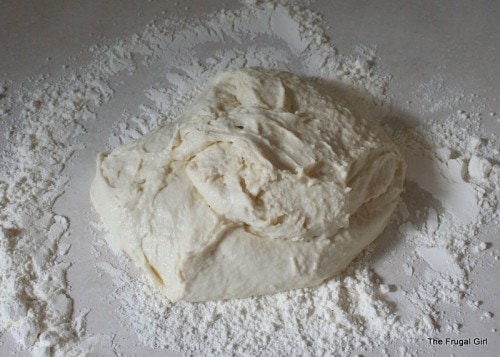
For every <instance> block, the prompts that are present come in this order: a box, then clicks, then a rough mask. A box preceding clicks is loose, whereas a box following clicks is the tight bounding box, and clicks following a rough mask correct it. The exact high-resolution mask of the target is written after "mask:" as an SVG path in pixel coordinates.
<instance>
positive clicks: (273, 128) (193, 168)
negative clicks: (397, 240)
mask: <svg viewBox="0 0 500 357" xmlns="http://www.w3.org/2000/svg"><path fill="white" fill-rule="evenodd" d="M404 172H405V163H404V162H403V159H402V157H401V155H400V153H399V151H398V149H397V148H396V146H395V145H394V144H393V143H392V142H391V141H390V139H389V138H388V137H387V136H386V135H385V134H384V133H382V132H381V131H380V130H379V129H378V128H376V127H373V126H371V125H369V124H368V123H367V122H366V121H364V120H362V119H359V118H356V117H355V116H353V115H352V114H351V112H349V111H348V110H347V109H345V108H343V107H341V106H339V105H338V104H336V103H335V101H334V100H332V99H331V98H330V97H328V96H326V95H325V94H322V93H321V92H320V91H318V90H317V89H316V88H315V87H313V86H312V85H311V84H309V83H307V82H305V81H303V80H301V79H300V78H298V77H296V76H294V75H292V74H290V73H285V72H277V71H269V70H263V69H243V70H235V71H229V72H225V73H220V74H218V75H217V76H216V77H215V78H213V79H212V80H211V81H210V82H209V83H208V84H207V85H206V87H205V89H204V90H203V91H202V93H201V94H200V95H199V96H198V98H197V99H196V100H195V102H194V104H193V105H192V106H191V107H190V108H189V109H188V110H187V111H186V112H185V113H184V115H183V116H182V117H181V118H180V120H179V121H178V122H177V123H176V124H168V125H166V126H163V127H160V128H158V129H156V130H153V131H152V132H150V133H149V134H147V135H145V136H144V137H142V138H141V139H139V140H136V141H134V142H131V143H130V144H127V145H123V146H120V147H117V148H116V149H114V150H113V151H111V152H109V153H108V152H103V153H101V154H99V156H98V158H97V174H96V177H95V180H94V182H93V183H92V187H91V199H92V202H93V204H94V207H95V208H96V210H97V211H98V213H99V214H100V216H101V218H102V221H103V223H104V225H105V226H106V227H107V229H109V231H110V232H111V236H112V240H113V242H114V243H115V244H116V245H118V246H119V247H120V248H121V249H123V251H125V252H126V253H127V254H128V255H129V256H130V257H131V258H132V259H133V260H134V261H135V262H136V263H137V264H138V265H139V266H140V267H142V268H143V269H144V270H145V271H146V272H147V273H148V274H149V275H150V276H151V277H152V278H153V279H154V281H156V282H157V283H158V284H159V285H160V286H161V287H162V289H163V290H164V292H165V294H166V295H167V296H168V298H169V299H171V300H173V301H176V300H180V299H184V300H190V301H204V300H214V299H230V298H241V297H247V296H252V295H263V294H271V293H274V292H278V291H283V290H289V289H296V288H302V287H309V286H314V285H317V284H319V283H321V282H322V281H324V280H325V279H327V278H330V277H332V276H334V275H335V274H337V273H339V272H340V271H341V270H342V269H344V268H345V267H346V266H347V265H348V264H349V262H350V261H351V260H352V259H353V258H354V257H355V256H356V255H357V254H358V253H360V251H361V250H362V249H363V248H364V247H365V246H366V245H367V244H369V243H370V242H372V241H373V240H374V239H375V238H376V237H377V236H378V235H379V234H380V233H381V232H382V230H383V229H384V227H385V226H386V225H387V223H388V221H389V217H390V215H391V213H392V211H393V210H394V208H395V207H396V205H397V202H398V198H399V195H400V193H401V191H402V186H403V179H404Z"/></svg>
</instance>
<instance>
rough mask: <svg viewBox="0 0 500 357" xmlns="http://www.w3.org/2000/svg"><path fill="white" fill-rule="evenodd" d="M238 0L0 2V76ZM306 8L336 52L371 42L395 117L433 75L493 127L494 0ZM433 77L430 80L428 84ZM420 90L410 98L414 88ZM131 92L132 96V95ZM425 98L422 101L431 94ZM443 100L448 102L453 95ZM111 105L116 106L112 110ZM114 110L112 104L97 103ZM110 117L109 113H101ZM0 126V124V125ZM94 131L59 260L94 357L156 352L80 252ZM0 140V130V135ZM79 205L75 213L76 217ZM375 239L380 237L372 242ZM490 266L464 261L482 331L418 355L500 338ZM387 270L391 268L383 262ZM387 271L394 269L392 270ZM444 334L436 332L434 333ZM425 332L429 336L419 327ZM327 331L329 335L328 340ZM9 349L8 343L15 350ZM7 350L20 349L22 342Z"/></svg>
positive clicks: (409, 108)
mask: <svg viewBox="0 0 500 357" xmlns="http://www.w3.org/2000/svg"><path fill="white" fill-rule="evenodd" d="M240 6H241V4H239V3H238V2H233V1H194V0H193V1H183V2H182V4H178V5H176V4H174V2H173V1H154V0H153V1H132V0H125V1H119V0H108V1H96V0H90V1H77V0H68V1H55V0H47V1H27V0H26V1H13V0H2V1H0V9H1V10H0V24H1V25H0V45H1V50H0V81H4V82H5V83H7V82H8V83H11V84H12V83H14V84H15V83H23V82H27V81H28V78H29V77H37V76H39V75H42V74H51V76H53V77H57V76H58V75H60V74H61V73H63V72H64V69H63V66H64V65H70V66H71V67H74V68H77V67H80V66H85V65H86V64H87V63H88V62H89V61H90V60H91V58H92V54H91V53H90V52H89V50H88V49H89V47H90V46H92V45H94V44H99V45H103V44H113V43H114V42H115V41H116V40H117V39H119V38H129V37H130V36H132V35H133V34H134V33H136V32H142V31H143V30H144V28H145V26H146V25H147V24H148V23H150V22H152V21H155V20H156V21H158V20H161V19H162V18H163V17H166V16H172V17H176V16H179V17H180V16H186V17H188V18H190V17H199V16H203V15H205V14H208V13H211V12H213V11H216V10H219V9H222V8H227V9H237V8H239V7H240ZM307 7H308V8H310V9H312V10H314V11H317V12H319V13H320V14H321V15H322V16H323V19H324V23H326V24H328V25H329V27H328V28H327V30H326V32H327V35H328V37H329V41H330V42H331V43H332V44H333V45H334V46H335V47H336V48H337V50H338V51H339V52H340V53H350V52H351V51H352V50H353V48H354V47H355V46H357V45H366V46H372V48H375V52H376V56H377V66H378V70H379V71H381V72H382V73H388V74H390V76H391V79H390V82H389V88H388V91H389V92H390V97H391V108H392V109H391V110H392V111H391V115H395V114H394V113H402V112H404V113H405V115H400V119H399V120H401V123H402V125H403V124H404V125H408V126H412V125H417V124H418V123H419V120H420V117H421V116H422V111H421V108H422V105H423V104H422V105H417V104H415V103H417V102H418V100H419V98H416V97H415V96H416V93H417V92H418V90H419V88H420V93H421V91H422V90H421V88H422V85H424V84H425V83H438V82H439V88H434V89H433V90H432V91H430V92H431V93H432V94H437V95H440V96H441V97H443V96H446V95H447V93H451V92H453V93H458V92H460V93H463V94H464V95H465V96H468V95H470V96H475V98H477V102H476V104H477V103H478V102H480V103H482V108H483V109H482V111H483V112H484V113H485V114H484V119H482V125H483V127H484V129H485V130H486V131H487V132H493V133H496V134H498V133H500V124H499V119H498V117H499V113H500V103H499V102H498V94H499V83H500V78H499V73H500V66H499V64H500V46H499V43H500V21H499V19H500V3H499V2H498V1H494V0H478V1H453V0H446V1H402V2H397V1H390V0H382V1H380V0H379V1H365V0H354V1H336V0H335V1H329V0H317V1H312V2H311V3H310V4H309V5H307ZM433 81H434V82H433ZM420 99H421V98H420ZM132 101H133V100H132ZM431 102H432V101H431ZM452 104H453V103H452ZM472 106H473V103H472V102H462V103H457V104H456V105H455V104H453V105H450V106H449V107H448V108H444V109H443V110H442V111H440V112H434V113H433V112H432V111H428V112H427V113H426V114H425V115H426V116H427V117H429V116H432V115H435V116H436V117H438V116H445V113H444V112H446V111H449V112H451V111H457V110H463V111H465V112H472V111H476V112H477V106H476V107H474V108H472ZM115 110H119V111H120V113H118V114H116V115H115V117H119V115H120V114H121V112H122V111H123V110H122V109H120V108H115ZM106 111H108V112H112V111H113V107H112V105H111V107H108V108H107V109H106ZM111 117H113V116H111ZM0 124H1V123H0ZM106 125H107V128H106V129H105V130H104V129H103V130H104V132H101V133H99V129H98V128H97V129H95V130H94V131H92V130H91V131H90V133H91V134H92V132H93V133H94V134H95V135H94V136H93V137H92V138H88V141H87V142H86V148H85V149H82V151H81V152H78V153H77V154H76V156H75V159H74V163H73V164H72V165H71V166H70V167H69V168H68V170H69V171H71V172H72V175H71V177H72V179H71V181H70V183H69V187H68V189H67V190H66V192H65V194H64V195H63V197H62V198H61V199H60V202H58V204H57V207H58V211H59V212H64V211H68V212H72V213H71V215H72V218H70V219H71V231H70V235H69V237H68V238H65V239H68V243H69V244H71V248H70V251H69V253H68V258H66V259H69V260H70V262H71V263H72V264H73V266H72V268H70V270H69V271H68V279H69V284H70V286H71V290H72V293H71V294H72V296H74V298H75V310H78V309H84V308H86V307H90V312H89V314H88V321H89V322H88V326H87V328H88V330H89V332H91V333H93V334H109V335H113V336H114V337H113V339H114V351H112V350H105V348H104V347H103V349H102V350H100V351H99V355H103V356H107V355H114V353H123V355H139V356H141V355H144V356H145V355H148V356H151V355H165V354H164V353H165V351H162V350H153V349H151V348H149V347H144V346H143V345H141V343H140V342H139V341H138V339H137V337H136V336H135V335H134V333H133V332H132V331H127V330H126V329H125V328H124V327H123V326H122V325H121V324H120V322H119V320H117V319H116V317H115V315H114V314H113V306H111V305H109V304H108V303H107V302H106V301H105V299H104V298H102V297H100V296H99V294H100V293H101V292H102V291H104V290H105V289H103V288H102V287H101V286H102V285H103V284H107V282H106V280H105V279H103V278H102V277H99V276H98V273H97V271H96V269H95V267H94V265H95V256H93V255H92V253H91V243H90V241H91V240H92V238H90V237H89V233H88V230H87V228H86V227H85V225H86V224H87V223H88V221H87V219H84V218H83V216H84V215H85V213H84V212H86V211H89V210H90V203H89V202H88V186H89V184H90V181H91V180H92V177H93V165H94V163H93V160H94V157H95V154H96V153H97V152H98V151H99V150H100V148H103V147H104V146H105V143H106V139H107V137H108V136H109V130H110V129H109V128H110V127H111V124H110V123H109V122H108V123H107V124H106ZM5 144H6V138H5V137H4V136H2V137H1V138H0V145H2V146H3V145H5ZM78 212H80V213H81V216H82V219H81V220H80V221H78V215H79V213H78ZM498 233H499V231H498V227H497V228H495V227H493V228H491V227H490V229H489V230H486V231H480V232H479V234H478V239H479V240H481V241H485V242H488V244H489V245H488V249H489V250H490V251H497V250H498V248H499V245H498ZM381 247H382V248H380V249H383V248H384V244H382V245H381ZM498 273H499V272H498V265H494V266H493V268H491V267H490V266H489V265H486V267H481V266H479V267H478V268H477V269H476V270H473V278H472V279H473V287H472V289H473V291H474V294H475V296H477V297H478V299H479V300H481V301H482V302H483V306H482V309H483V310H484V311H490V312H492V314H493V317H492V318H490V319H488V320H484V319H481V318H480V317H481V314H480V313H479V312H477V311H471V310H470V309H468V308H467V306H466V305H465V303H464V304H463V306H461V307H450V308H452V309H455V308H460V309H463V310H464V312H463V313H464V317H463V321H464V322H463V328H462V330H461V332H460V333H459V334H458V335H457V336H458V337H460V338H468V337H488V344H487V345H483V346H466V347H462V348H460V347H456V346H455V347H452V346H436V345H432V346H431V345H430V344H429V342H428V341H425V340H424V341H417V342H416V344H418V345H419V347H420V348H421V351H422V350H423V351H426V354H427V353H428V354H429V355H431V354H437V355H444V354H446V355H455V356H466V355H474V356H492V355H494V354H495V352H496V351H497V350H498V349H499V348H500V339H499V338H498V332H497V330H494V329H497V328H498V315H497V314H498V313H500V306H499V301H500V300H499V293H500V290H499V284H498V283H497V281H498V277H499V274H498ZM393 274H402V273H401V272H393ZM395 280H397V279H395ZM443 336H444V335H443ZM428 337H436V338H439V337H440V336H428ZM334 339H335V337H334V336H332V340H334ZM0 341H1V342H0V354H1V355H9V354H11V353H13V352H12V351H14V348H15V343H14V341H13V339H12V337H11V336H10V335H9V333H8V332H5V333H3V334H2V335H1V336H0ZM403 347H405V348H406V349H404V350H402V349H399V350H397V349H396V350H394V351H395V352H389V354H390V355H400V354H401V355H406V354H405V353H409V354H410V353H411V352H412V348H413V346H412V345H408V346H403ZM16 351H17V350H16ZM16 354H19V355H25V354H27V352H26V351H17V352H16ZM382 354H383V351H382V350H380V349H379V350H374V351H367V352H363V355H374V356H377V355H382Z"/></svg>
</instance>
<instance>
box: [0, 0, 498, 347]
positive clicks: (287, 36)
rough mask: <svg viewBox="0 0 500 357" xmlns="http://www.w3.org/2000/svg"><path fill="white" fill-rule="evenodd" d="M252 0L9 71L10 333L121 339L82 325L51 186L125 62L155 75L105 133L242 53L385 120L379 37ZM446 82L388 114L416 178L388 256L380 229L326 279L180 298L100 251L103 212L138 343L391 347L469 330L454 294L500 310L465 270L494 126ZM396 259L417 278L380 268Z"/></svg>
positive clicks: (484, 219)
mask: <svg viewBox="0 0 500 357" xmlns="http://www.w3.org/2000/svg"><path fill="white" fill-rule="evenodd" d="M247 3H248V4H247V5H246V6H243V7H242V8H241V9H239V10H234V11H229V10H220V11H218V12H216V13H214V14H211V15H210V16H207V17H204V18H200V19H183V20H180V19H178V18H172V19H167V20H165V21H164V22H162V23H156V24H150V25H148V26H147V27H146V29H145V31H144V32H143V33H140V34H135V35H133V36H131V37H130V38H128V39H123V40H120V41H119V42H117V43H116V44H114V45H111V46H94V47H93V48H92V49H91V50H92V53H93V56H94V61H93V62H92V63H91V64H90V65H89V66H88V67H87V68H84V69H80V70H75V71H70V70H68V71H67V74H66V75H64V76H63V77H61V78H58V79H57V80H52V79H50V78H47V77H41V78H38V79H34V80H32V81H31V82H29V83H27V84H24V85H22V86H19V85H17V84H15V83H3V84H2V85H0V88H1V89H0V115H1V116H2V119H3V120H5V121H6V123H7V124H6V125H7V128H8V130H6V132H5V135H6V137H7V145H6V147H5V149H4V150H3V152H2V158H3V160H2V162H1V164H0V165H1V171H0V175H1V177H0V204H1V208H2V209H1V211H0V226H1V232H0V283H1V286H2V289H1V291H0V333H2V332H3V331H9V332H10V334H11V335H12V336H13V337H14V339H15V340H16V341H17V342H18V343H19V345H20V347H19V349H20V350H21V349H29V350H30V351H32V352H33V353H34V354H40V355H44V354H45V355H50V354H54V355H80V354H82V353H84V352H85V351H96V350H97V351H106V352H107V353H108V354H110V355H111V354H112V351H113V350H114V349H119V347H117V346H115V345H114V343H113V341H112V337H106V338H103V337H97V336H93V335H92V332H91V331H86V327H85V325H86V324H85V320H86V316H87V315H88V314H91V313H92V311H91V310H89V309H84V310H82V311H74V308H73V298H76V297H72V295H71V291H70V288H69V285H68V284H69V283H68V280H67V278H66V272H67V270H68V268H69V264H68V263H63V261H64V256H65V255H66V254H67V252H68V250H69V251H70V250H71V246H70V245H69V244H68V242H70V243H71V239H72V237H71V224H70V223H71V222H69V220H68V219H67V218H66V217H65V216H64V212H56V209H55V202H56V200H57V199H58V198H59V197H60V196H61V195H63V193H64V190H65V188H66V187H67V185H68V182H69V181H70V180H71V177H68V176H65V175H64V173H65V171H64V170H65V168H66V167H67V165H68V164H69V163H70V162H71V160H72V158H73V156H74V154H75V152H83V151H84V150H86V149H85V143H86V142H85V140H90V139H88V138H86V139H84V136H83V135H82V134H84V133H85V132H86V131H87V130H88V128H89V123H93V124H96V121H97V120H98V119H101V118H100V117H99V116H98V115H97V114H96V113H98V111H99V108H100V107H102V106H103V105H104V104H105V103H106V102H108V101H109V100H110V99H112V98H119V97H120V96H125V95H126V93H127V86H126V85H125V84H123V83H124V82H121V80H122V78H123V77H126V76H130V77H134V76H136V77H134V78H138V76H139V75H140V74H141V73H144V71H143V69H146V70H147V71H148V72H149V73H153V74H157V75H158V76H157V77H152V76H149V77H148V78H149V79H148V83H146V84H144V88H145V89H142V91H140V92H138V93H143V94H144V98H143V100H142V101H140V102H139V103H140V104H139V105H138V109H139V112H138V113H130V112H124V113H123V116H122V118H121V119H120V120H118V121H116V123H115V124H114V126H113V128H112V130H111V135H110V136H109V141H108V147H109V148H112V147H115V146H117V145H119V144H122V143H126V142H128V141H130V140H133V139H135V138H137V137H140V136H141V135H143V134H145V133H146V132H148V131H150V130H151V129H152V128H154V127H156V126H158V125H160V124H161V123H163V122H165V121H170V120H175V118H176V117H177V116H178V114H179V113H180V112H182V111H183V109H184V108H185V106H186V105H188V104H189V102H190V100H191V99H192V97H193V95H194V94H196V91H197V90H198V88H199V86H200V85H202V84H203V83H204V82H205V81H206V79H207V78H209V77H211V76H213V75H214V74H215V73H216V72H218V71H220V70H224V69H228V68H238V67H248V66H262V67H269V68H280V69H286V70H289V71H292V72H295V73H298V74H300V75H303V76H306V77H310V78H311V79H312V80H315V81H317V82H318V83H319V84H320V85H322V86H324V87H325V89H327V90H329V91H330V92H331V93H332V95H334V96H335V97H337V98H338V99H339V100H340V101H341V103H342V104H343V105H345V106H347V107H349V108H352V109H353V110H354V111H355V112H356V114H358V115H362V116H364V117H366V118H367V119H369V120H374V121H381V122H382V123H384V118H385V117H386V116H387V114H389V113H390V110H391V107H390V97H389V96H388V94H387V92H388V84H389V78H390V76H389V75H384V74H381V73H379V72H378V70H377V68H376V57H375V54H374V51H373V49H371V48H369V47H364V46H359V47H357V48H356V49H355V50H354V52H353V54H351V55H342V54H339V53H338V52H337V50H336V49H335V47H333V45H332V44H331V43H330V42H329V41H328V39H327V37H326V36H325V34H324V27H325V24H324V23H323V21H322V19H321V17H320V16H319V15H318V14H316V13H314V12H312V11H310V10H308V9H307V8H300V7H298V6H294V5H281V4H279V3H266V4H261V3H260V2H258V1H249V2H247ZM141 71H142V72H141ZM150 78H155V79H154V80H153V82H152V83H151V79H150ZM137 86H139V84H137ZM111 88H113V89H111ZM138 88H139V87H138ZM443 89H445V86H444V84H443V81H442V80H439V79H437V80H436V81H434V82H431V83H426V84H424V85H423V86H422V87H421V88H419V89H417V93H416V98H417V99H419V100H420V101H421V103H422V110H421V112H422V118H423V119H424V120H423V122H422V123H421V124H420V125H419V126H417V127H414V128H392V127H391V126H390V125H389V124H384V125H385V127H386V129H387V131H388V132H390V133H391V134H392V136H393V137H394V138H395V139H396V140H397V142H398V144H399V145H400V147H401V149H402V151H403V152H404V154H405V156H406V159H407V162H408V180H407V190H406V193H405V194H404V195H403V202H402V203H401V205H400V208H399V211H398V214H397V215H396V217H395V218H394V221H393V223H392V224H391V226H390V227H388V229H387V230H386V232H385V233H384V235H383V237H381V238H380V239H381V240H382V241H384V242H385V241H389V240H390V241H394V240H397V241H398V242H399V243H400V244H401V245H402V247H398V248H396V249H394V250H392V252H391V254H389V255H388V257H386V258H384V260H383V263H380V259H377V255H378V254H380V251H379V249H376V247H377V244H379V243H377V242H376V243H375V244H374V245H372V246H370V247H369V248H368V249H366V250H365V251H364V252H363V253H362V254H361V255H360V256H359V257H358V258H357V259H356V260H355V261H354V262H353V263H352V264H351V265H350V266H349V267H348V269H347V270H346V271H345V272H344V273H343V274H342V275H341V276H339V277H337V278H335V279H332V280H330V281H328V282H326V283H325V284H322V285H321V286H319V287H317V288H313V289H302V290H297V291H291V292H286V293H280V294H275V295H271V296H263V297H256V298H249V299H240V300H234V301H214V302H206V303H188V302H178V303H175V304H172V303H170V302H169V301H168V300H167V299H166V298H165V297H163V296H162V294H161V293H160V292H158V291H156V290H155V289H154V288H153V287H152V284H151V283H150V282H148V281H145V280H143V279H142V278H137V277H134V276H133V273H132V272H133V271H134V268H133V267H132V265H131V264H130V262H129V261H128V260H127V259H126V258H125V257H123V256H118V257H116V258H114V259H111V260H104V259H103V256H104V254H103V253H102V252H105V251H106V250H107V246H106V245H105V244H103V243H102V238H101V237H102V235H103V233H102V232H101V230H100V229H99V225H97V224H95V223H92V222H89V225H92V224H93V226H95V227H96V228H95V230H94V235H95V237H94V242H93V247H92V250H93V253H94V256H95V257H94V259H95V261H96V263H95V264H96V267H97V269H98V270H99V271H101V272H103V273H105V274H106V275H108V276H110V277H111V279H112V281H113V284H114V285H115V288H114V290H113V292H112V294H111V295H110V296H108V297H106V299H107V300H108V301H109V302H112V303H113V304H114V305H113V306H116V308H114V313H115V314H116V316H117V318H118V319H119V320H120V321H121V322H122V323H123V325H124V326H126V327H127V328H128V329H129V330H130V331H132V333H133V334H134V335H135V336H137V339H138V340H139V341H140V342H141V343H142V344H143V345H145V346H147V347H152V348H159V349H171V350H176V351H179V352H182V353H183V354H187V355H189V354H200V353H203V354H204V355H233V354H236V355H242V354H249V355H287V354H297V353H299V352H300V354H315V355H323V354H334V355H335V354H339V353H344V354H351V353H362V354H363V353H365V351H370V350H377V351H379V352H380V353H381V354H390V352H391V351H392V349H391V348H387V347H385V346H387V345H388V344H394V343H400V344H402V345H408V344H413V343H416V342H419V341H422V340H424V339H425V338H427V337H428V336H433V335H436V334H437V333H440V332H447V333H452V334H458V333H459V332H460V329H461V327H460V326H461V323H459V322H460V321H461V320H460V315H459V314H457V313H455V314H453V313H451V314H444V312H443V311H445V310H448V309H450V307H451V308H453V309H456V308H457V307H460V306H463V305H467V306H468V307H469V308H470V309H473V310H478V311H479V315H478V316H480V318H481V319H482V320H484V321H489V320H491V319H492V318H493V316H494V315H493V313H491V312H485V311H484V310H483V311H480V310H481V305H482V303H481V301H480V300H477V298H475V297H474V296H472V294H471V290H470V286H471V284H473V281H471V280H470V274H471V272H473V270H474V268H475V267H476V266H477V265H478V264H479V260H478V259H477V257H478V256H480V255H481V254H486V253H487V252H488V251H490V250H488V248H489V245H488V244H487V243H485V242H479V241H477V239H476V238H475V237H476V234H477V232H478V230H479V228H480V227H481V226H482V225H485V224H491V225H496V226H498V223H499V222H498V221H499V218H500V217H499V214H498V195H499V187H498V185H499V183H500V170H499V165H498V162H497V161H496V158H497V157H498V150H496V149H495V147H498V144H497V141H496V140H497V139H496V138H495V137H493V136H492V135H489V134H485V133H482V132H481V128H480V127H479V124H478V123H479V122H480V121H479V120H478V118H479V114H477V113H475V112H465V111H464V110H463V109H461V107H460V106H462V105H464V106H465V102H466V101H467V100H469V99H470V98H469V97H468V96H467V95H466V94H464V93H461V92H458V91H454V92H452V93H448V94H447V95H444V96H441V97H440V96H438V95H436V92H435V91H443ZM139 95H140V94H138V96H139ZM478 112H479V110H478ZM471 133H475V134H474V136H472V137H471ZM495 150H496V151H495ZM82 191H84V192H87V191H88V189H87V188H82ZM419 212H420V213H419ZM384 238H387V239H384ZM380 244H382V243H380ZM89 249H90V248H89ZM394 251H397V254H396V253H394ZM491 251H492V253H491V254H492V256H493V254H496V253H493V250H491ZM384 264H385V266H384ZM401 266H402V271H403V272H404V278H405V281H401V282H400V281H397V278H396V276H395V274H394V273H392V274H391V273H384V274H380V273H378V271H379V270H380V271H382V270H384V268H389V270H391V269H392V270H394V269H395V268H394V267H397V268H396V269H399V267H401ZM386 270H387V269H386ZM382 276H385V277H386V278H384V279H382ZM396 306H397V307H396ZM332 339H334V340H335V342H334V343H332ZM412 346H413V347H412V351H414V352H413V353H416V354H418V351H419V350H418V349H417V347H415V345H412ZM419 348H422V347H419ZM115 352H116V353H119V352H118V351H115ZM394 353H398V354H401V355H404V354H406V353H407V350H406V348H405V347H401V348H399V349H398V348H396V349H394Z"/></svg>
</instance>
